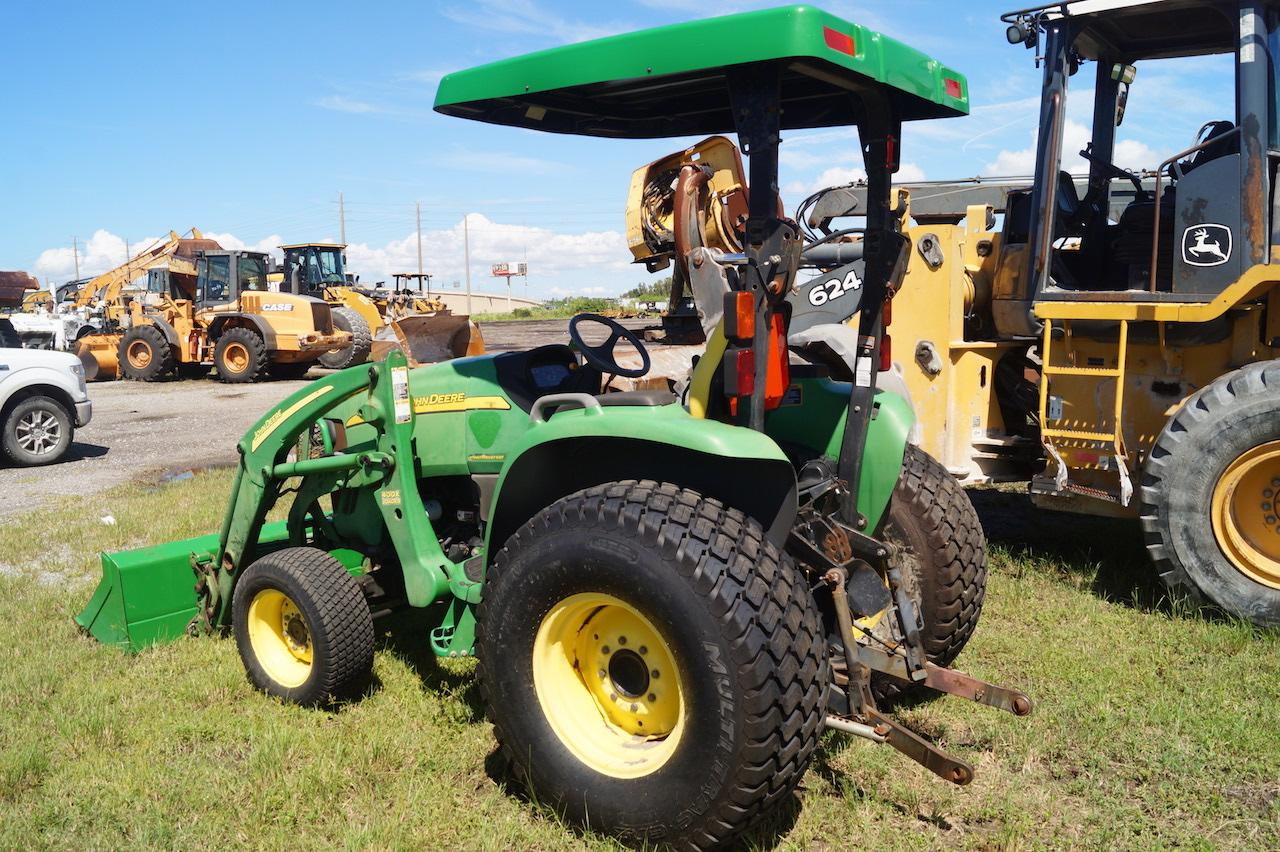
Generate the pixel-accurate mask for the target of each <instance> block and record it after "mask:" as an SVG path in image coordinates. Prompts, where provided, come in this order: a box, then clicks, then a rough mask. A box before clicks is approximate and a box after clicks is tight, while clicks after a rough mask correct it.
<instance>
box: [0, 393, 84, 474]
mask: <svg viewBox="0 0 1280 852" xmlns="http://www.w3.org/2000/svg"><path fill="white" fill-rule="evenodd" d="M33 417H38V418H40V419H41V420H42V421H44V423H46V424H49V425H50V426H51V427H52V428H55V429H57V435H56V439H55V440H54V442H53V443H52V445H51V446H49V447H48V448H47V449H41V450H40V451H38V452H37V451H34V450H31V449H28V448H26V447H23V446H22V441H21V438H20V436H19V434H18V430H19V428H20V426H21V425H22V424H23V422H24V419H30V418H33ZM0 429H3V439H2V440H0V445H3V447H4V454H5V456H6V457H7V458H8V459H9V461H11V462H13V463H14V464H18V465H22V466H23V467H36V466H38V465H43V464H53V463H54V462H56V461H57V460H58V459H60V458H62V457H63V456H64V455H66V452H67V448H68V447H70V446H71V439H72V437H73V436H74V432H75V427H74V424H72V422H71V415H70V414H69V413H68V412H67V410H66V409H65V408H63V407H62V404H61V403H59V402H58V401H57V400H56V399H51V398H50V397H47V396H38V395H37V396H29V397H27V398H26V399H24V400H21V401H19V402H18V403H17V404H16V405H14V406H13V407H12V408H11V409H9V412H8V414H6V415H5V418H4V424H3V426H0Z"/></svg>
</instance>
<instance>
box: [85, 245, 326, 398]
mask: <svg viewBox="0 0 1280 852" xmlns="http://www.w3.org/2000/svg"><path fill="white" fill-rule="evenodd" d="M118 310H119V315H118V317H113V318H112V324H113V330H112V331H110V332H107V333H104V334H100V335H94V336H92V337H89V338H86V339H85V340H83V341H82V342H81V350H80V351H81V360H82V361H86V362H89V363H92V370H91V371H92V372H93V373H94V374H95V377H97V378H103V377H106V374H108V373H114V372H115V371H116V370H117V369H118V371H119V373H120V375H122V376H123V377H124V378H126V379H133V380H136V381H148V382H149V381H157V380H160V379H164V378H169V377H171V376H174V375H183V376H198V375H203V374H206V373H207V372H208V370H209V368H210V367H213V368H214V369H216V371H217V374H218V378H219V379H220V380H221V381H224V382H234V383H241V382H252V381H258V380H261V379H264V378H267V377H268V376H271V377H275V378H296V377H300V376H301V375H302V374H304V373H305V372H306V371H307V370H308V369H309V368H310V367H311V366H312V365H314V364H315V363H316V361H317V360H318V359H319V358H320V356H322V355H323V354H325V353H326V352H328V351H329V350H331V349H336V348H341V347H344V346H348V345H350V342H351V335H350V333H349V332H346V331H342V330H335V329H334V327H333V321H332V318H331V316H330V311H329V306H328V305H327V304H326V303H325V302H324V301H322V300H320V299H314V298H310V297H307V296H296V295H292V294H287V293H273V292H269V291H268V289H267V256H266V255H265V254H263V253H261V252H251V251H226V250H222V249H220V248H201V249H198V250H196V251H195V252H194V254H193V255H192V256H191V257H189V258H181V257H175V258H174V260H173V262H171V263H169V264H168V266H166V267H164V268H152V269H150V270H148V276H147V290H146V293H145V294H143V295H141V296H139V297H136V298H133V299H130V300H128V302H127V304H126V303H124V301H123V300H122V301H121V303H120V305H119V306H118Z"/></svg>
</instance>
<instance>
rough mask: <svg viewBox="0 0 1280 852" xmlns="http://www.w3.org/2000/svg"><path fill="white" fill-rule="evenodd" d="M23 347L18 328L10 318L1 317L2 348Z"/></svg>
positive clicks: (0, 337) (0, 346)
mask: <svg viewBox="0 0 1280 852" xmlns="http://www.w3.org/2000/svg"><path fill="white" fill-rule="evenodd" d="M21 348H22V338H21V337H20V336H19V335H18V330H17V329H16V328H14V327H13V323H12V322H11V321H10V320H9V319H7V318H4V317H0V349H21Z"/></svg>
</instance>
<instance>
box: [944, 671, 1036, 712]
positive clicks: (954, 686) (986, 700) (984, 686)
mask: <svg viewBox="0 0 1280 852" xmlns="http://www.w3.org/2000/svg"><path fill="white" fill-rule="evenodd" d="M923 683H924V685H925V686H927V687H930V688H931V689H936V690H938V691H939V692H945V693H947V694H948V695H958V696H960V697H961V698H967V699H969V700H970V701H973V702H976V703H978V704H985V705H987V706H988V707H995V708H996V709H998V710H1005V711H1007V712H1009V713H1012V714H1013V715H1015V716H1029V715H1030V714H1031V708H1032V705H1031V699H1030V698H1028V697H1027V696H1026V695H1025V694H1024V693H1022V692H1019V691H1018V690H1016V689H1007V688H1005V687H1003V686H996V685H995V684H992V683H987V682H986V681H983V680H978V679H977V678H976V677H970V676H969V675H967V674H964V673H963V672H958V671H955V670H954V669H944V668H942V667H941V666H935V665H934V664H933V663H926V664H925V679H924V681H923Z"/></svg>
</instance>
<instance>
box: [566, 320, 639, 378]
mask: <svg viewBox="0 0 1280 852" xmlns="http://www.w3.org/2000/svg"><path fill="white" fill-rule="evenodd" d="M584 320H586V321H589V322H598V323H600V324H601V325H603V326H605V327H606V328H608V329H609V332H610V333H609V339H608V340H606V341H605V342H604V343H601V344H600V345H599V346H588V345H587V344H586V342H585V341H583V339H582V333H581V332H580V331H579V330H578V324H579V323H581V322H583V321H584ZM569 339H570V340H572V341H573V345H574V346H576V347H577V348H578V351H579V352H581V353H582V357H583V358H584V359H586V362H587V363H588V364H590V365H591V366H593V367H595V368H596V369H597V370H599V371H600V372H602V373H611V374H613V375H615V376H621V377H622V378H624V379H638V378H640V377H641V376H643V375H644V374H645V373H647V372H649V366H650V361H649V351H648V350H647V349H645V348H644V344H643V343H641V342H640V338H638V337H636V336H635V334H633V333H632V332H631V331H630V330H629V329H627V328H624V327H623V326H622V324H621V323H618V322H616V321H614V320H611V319H609V318H608V317H602V316H600V315H599V314H578V315H577V316H575V317H574V318H573V319H571V320H569ZM619 340H625V341H627V343H630V344H631V345H632V346H634V347H635V349H636V351H637V352H639V353H640V366H639V367H636V368H632V369H628V368H626V367H623V366H622V365H620V364H619V363H618V362H617V361H615V360H614V358H613V350H614V347H615V346H617V345H618V341H619Z"/></svg>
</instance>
